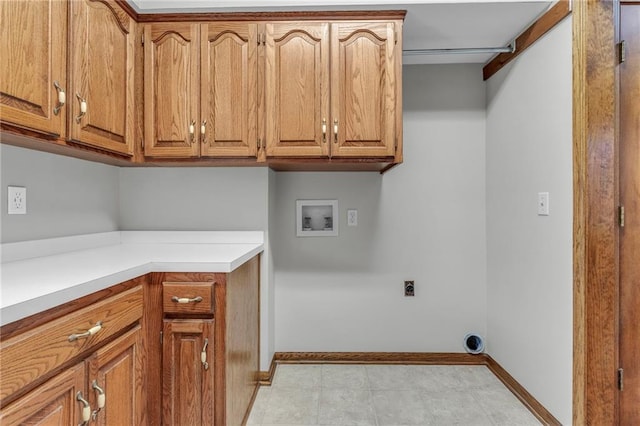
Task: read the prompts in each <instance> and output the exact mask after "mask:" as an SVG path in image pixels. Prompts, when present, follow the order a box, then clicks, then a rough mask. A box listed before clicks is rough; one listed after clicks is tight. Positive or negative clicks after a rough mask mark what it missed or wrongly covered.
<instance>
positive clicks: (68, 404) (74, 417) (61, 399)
mask: <svg viewBox="0 0 640 426" xmlns="http://www.w3.org/2000/svg"><path fill="white" fill-rule="evenodd" d="M84 389H85V373H84V364H83V363H80V364H77V365H75V366H73V367H71V368H69V369H67V370H66V371H64V372H62V373H60V374H58V375H57V376H55V377H54V378H53V379H51V380H49V381H47V382H46V383H44V384H43V385H41V386H39V387H38V388H36V389H35V390H34V391H33V392H31V393H29V394H27V395H26V396H24V397H22V398H20V399H19V400H17V401H16V402H15V403H13V404H11V405H9V406H7V407H2V410H0V424H2V425H40V424H45V425H76V424H79V423H82V422H81V421H80V413H81V410H80V408H79V406H78V401H77V400H76V396H77V395H78V393H82V394H83V395H84V394H85V392H84Z"/></svg>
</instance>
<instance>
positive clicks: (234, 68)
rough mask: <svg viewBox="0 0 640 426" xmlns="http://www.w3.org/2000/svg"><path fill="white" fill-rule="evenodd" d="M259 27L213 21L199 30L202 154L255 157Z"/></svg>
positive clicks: (200, 135)
mask: <svg viewBox="0 0 640 426" xmlns="http://www.w3.org/2000/svg"><path fill="white" fill-rule="evenodd" d="M257 51H258V24H257V23H250V22H211V23H207V24H202V25H201V28H200V53H201V61H200V62H201V84H200V114H201V123H200V124H202V123H203V122H204V121H205V120H206V126H205V129H206V132H205V134H204V135H203V134H199V137H200V139H199V140H200V143H201V145H202V146H201V155H202V156H209V157H255V156H256V151H257V119H258V117H257V92H258V74H257V73H258V62H257V61H258V55H257Z"/></svg>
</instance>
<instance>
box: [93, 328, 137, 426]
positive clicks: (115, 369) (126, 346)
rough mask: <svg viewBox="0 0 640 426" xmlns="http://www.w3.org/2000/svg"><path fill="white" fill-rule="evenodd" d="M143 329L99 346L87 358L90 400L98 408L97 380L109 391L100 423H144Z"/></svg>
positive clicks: (106, 393) (97, 418) (106, 391)
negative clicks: (94, 385)
mask: <svg viewBox="0 0 640 426" xmlns="http://www.w3.org/2000/svg"><path fill="white" fill-rule="evenodd" d="M141 339H142V329H141V327H140V326H139V325H138V326H136V327H135V328H134V329H132V330H130V331H128V332H127V333H126V334H124V335H123V336H121V337H119V338H118V339H116V340H114V341H113V342H111V343H109V344H107V345H106V346H104V347H102V348H100V349H98V350H97V351H96V352H95V354H93V355H92V356H91V357H90V358H89V359H88V360H87V372H88V377H87V380H88V382H87V384H88V389H87V392H88V400H89V402H90V404H91V407H92V408H93V409H94V410H96V407H98V391H97V390H96V389H94V388H93V383H94V381H95V383H96V384H97V385H98V386H99V387H100V388H101V389H102V390H104V392H105V398H106V402H105V406H104V408H102V409H101V410H99V411H98V412H97V415H96V417H95V419H94V420H93V421H94V422H95V423H96V424H98V425H102V426H107V425H142V424H144V422H143V418H144V415H145V410H146V404H145V399H144V398H145V393H144V388H143V379H142V377H143V368H144V365H143V364H142V360H143V357H142V345H141Z"/></svg>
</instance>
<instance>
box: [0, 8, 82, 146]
mask: <svg viewBox="0 0 640 426" xmlns="http://www.w3.org/2000/svg"><path fill="white" fill-rule="evenodd" d="M0 22H2V24H1V25H0V52H2V60H0V117H1V119H2V121H6V122H10V123H14V124H18V125H21V126H24V127H27V128H30V129H33V130H36V131H39V132H42V133H44V134H46V135H48V136H49V137H51V138H55V137H60V136H62V137H63V136H64V135H65V120H66V116H67V113H66V108H65V107H61V108H60V109H57V108H56V107H57V106H58V90H57V89H56V87H55V84H56V83H57V84H58V86H59V87H60V88H61V89H66V87H67V78H66V71H67V68H66V58H67V49H66V42H67V3H66V2H65V1H62V0H41V1H1V2H0ZM68 97H69V96H68V94H67V98H68ZM69 100H70V99H69Z"/></svg>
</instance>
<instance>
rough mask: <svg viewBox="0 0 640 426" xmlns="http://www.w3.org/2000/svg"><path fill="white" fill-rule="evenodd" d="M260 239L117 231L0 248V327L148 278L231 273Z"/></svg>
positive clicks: (225, 234) (253, 236) (239, 234)
mask: <svg viewBox="0 0 640 426" xmlns="http://www.w3.org/2000/svg"><path fill="white" fill-rule="evenodd" d="M263 243H264V234H263V233H262V232H260V231H256V232H254V231H246V232H242V231H240V232H215V231H206V232H194V231H188V232H156V231H122V232H108V233H103V234H91V235H88V236H78V237H64V238H53V239H47V240H38V241H28V242H24V243H11V244H3V245H2V261H3V263H2V264H1V265H0V268H1V271H0V277H1V279H2V280H1V284H0V325H4V324H8V323H11V322H13V321H17V320H19V319H22V318H26V317H27V316H29V315H33V314H35V313H38V312H41V311H44V310H46V309H50V308H53V307H55V306H58V305H61V304H64V303H66V302H69V301H71V300H73V299H77V298H79V297H82V296H86V295H88V294H91V293H94V292H96V291H98V290H102V289H104V288H107V287H110V286H112V285H115V284H118V283H121V282H123V281H127V280H130V279H132V278H135V277H139V276H141V275H144V274H147V273H149V272H231V271H233V270H234V269H236V268H237V267H238V266H240V265H242V264H243V263H245V262H246V261H247V260H249V259H251V258H252V257H254V256H255V255H257V254H258V253H260V252H262V251H263V247H264V244H263Z"/></svg>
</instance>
